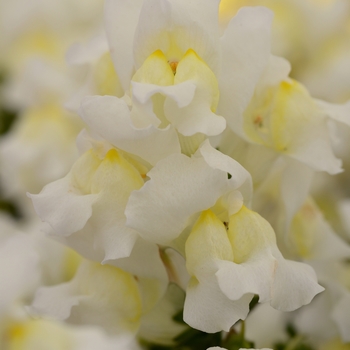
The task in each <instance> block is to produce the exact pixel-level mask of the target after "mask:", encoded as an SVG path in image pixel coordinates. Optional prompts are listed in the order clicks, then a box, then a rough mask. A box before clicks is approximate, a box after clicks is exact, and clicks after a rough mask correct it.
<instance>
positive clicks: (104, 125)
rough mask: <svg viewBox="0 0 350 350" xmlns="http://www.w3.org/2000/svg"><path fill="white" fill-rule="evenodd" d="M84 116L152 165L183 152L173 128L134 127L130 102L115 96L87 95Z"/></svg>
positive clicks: (90, 124)
mask: <svg viewBox="0 0 350 350" xmlns="http://www.w3.org/2000/svg"><path fill="white" fill-rule="evenodd" d="M81 116H82V118H83V120H84V121H85V122H86V123H87V124H88V125H89V126H90V127H91V128H92V129H93V130H94V131H96V132H97V133H99V134H100V135H101V136H102V137H103V138H105V139H106V140H107V141H109V142H110V143H112V144H113V145H115V146H116V147H118V148H120V149H122V150H124V151H126V152H129V153H132V154H135V155H137V156H139V157H141V158H143V159H145V160H146V161H148V162H149V163H151V164H152V165H154V164H156V163H157V162H158V161H159V160H160V159H162V158H165V157H166V156H168V155H170V154H173V153H180V144H179V141H178V137H177V134H176V131H175V130H174V129H173V128H171V127H168V128H166V129H163V130H159V129H157V128H155V127H154V126H153V125H150V126H149V127H147V128H145V129H137V128H135V127H134V126H133V125H132V122H131V119H130V112H129V109H128V106H127V105H126V103H125V102H124V101H123V100H120V99H118V98H116V97H112V96H94V97H88V98H86V99H84V101H83V102H82V106H81Z"/></svg>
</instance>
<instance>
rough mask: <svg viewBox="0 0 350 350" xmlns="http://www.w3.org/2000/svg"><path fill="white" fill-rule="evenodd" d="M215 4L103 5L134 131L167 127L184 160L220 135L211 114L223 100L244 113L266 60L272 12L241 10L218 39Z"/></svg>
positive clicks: (153, 0)
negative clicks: (128, 98)
mask: <svg viewBox="0 0 350 350" xmlns="http://www.w3.org/2000/svg"><path fill="white" fill-rule="evenodd" d="M218 5H219V4H218V1H204V2H203V1H200V2H199V1H198V2H191V3H188V2H185V1H170V0H169V1H168V0H167V1H159V0H147V1H137V2H134V3H133V4H132V5H130V4H127V3H126V2H125V1H120V0H110V1H107V3H106V11H105V15H106V24H107V36H108V40H109V44H110V50H111V53H112V58H113V62H114V64H115V67H116V71H117V73H118V76H119V77H120V81H121V84H122V86H123V88H124V91H125V92H126V93H127V94H130V96H131V99H132V111H131V118H132V120H133V123H134V125H135V126H137V127H139V128H146V127H148V126H150V125H153V126H155V127H157V128H161V129H162V128H164V127H167V126H169V124H170V126H171V127H172V128H175V129H176V131H177V132H178V135H179V139H180V143H181V148H182V151H183V153H185V154H193V153H194V152H195V151H196V149H197V148H198V146H199V145H200V144H201V142H202V141H203V140H204V139H205V137H206V136H210V135H218V134H220V133H221V132H222V131H223V130H224V129H225V127H226V122H225V120H224V118H222V117H221V116H220V115H218V114H217V113H216V109H220V108H221V107H220V106H221V104H225V103H226V102H225V101H227V99H231V98H232V96H233V97H234V98H235V99H236V103H237V108H240V109H244V107H245V106H244V104H246V103H248V101H249V98H250V97H251V96H250V95H252V94H253V91H254V87H255V84H256V82H257V81H258V79H259V76H260V74H261V71H262V69H263V67H264V65H265V61H266V60H268V56H269V39H268V36H269V26H270V23H271V18H272V15H271V13H270V12H269V11H268V10H267V9H264V8H259V9H245V10H244V11H242V13H240V14H239V15H238V16H237V18H235V19H234V20H233V24H232V26H230V28H228V30H227V31H226V32H225V34H224V36H223V37H222V38H220V30H219V25H218ZM247 42H249V47H248V48H247V49H246V48H245V47H244V45H243V44H245V43H247ZM129 91H130V92H129ZM242 91H244V93H245V95H244V96H243V97H242ZM231 112H232V113H235V110H232V111H231Z"/></svg>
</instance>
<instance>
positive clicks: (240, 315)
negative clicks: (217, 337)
mask: <svg viewBox="0 0 350 350" xmlns="http://www.w3.org/2000/svg"><path fill="white" fill-rule="evenodd" d="M252 297H253V295H245V296H244V297H243V298H242V299H240V300H238V301H235V302H233V301H231V300H229V299H228V298H227V297H226V296H225V295H224V294H223V293H222V291H221V290H220V288H219V286H218V284H217V282H216V279H215V276H214V275H213V276H211V277H210V278H208V279H207V280H205V281H203V282H201V283H198V282H197V281H196V280H195V279H192V280H191V281H190V283H189V286H188V287H187V290H186V300H185V308H184V321H185V322H186V323H188V324H189V325H190V326H191V327H193V328H196V329H199V330H201V331H203V332H207V333H214V332H219V331H222V330H224V331H226V332H228V331H229V330H230V328H231V326H232V325H233V324H234V323H236V322H237V321H238V320H239V319H245V318H246V316H247V314H248V312H249V302H250V300H251V299H252ZM213 301H215V302H213Z"/></svg>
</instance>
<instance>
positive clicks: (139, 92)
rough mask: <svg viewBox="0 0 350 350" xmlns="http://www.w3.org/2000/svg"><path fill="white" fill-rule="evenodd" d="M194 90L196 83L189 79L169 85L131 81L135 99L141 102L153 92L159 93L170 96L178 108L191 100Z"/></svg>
mask: <svg viewBox="0 0 350 350" xmlns="http://www.w3.org/2000/svg"><path fill="white" fill-rule="evenodd" d="M195 90H196V85H195V84H194V83H193V82H191V81H186V82H184V83H181V84H176V85H170V86H160V85H153V84H143V83H137V82H132V93H133V97H135V98H137V100H138V101H139V102H141V103H143V104H145V103H146V102H147V101H148V100H149V99H150V98H151V97H152V96H153V95H154V94H156V93H161V94H163V95H165V96H169V97H171V98H172V99H173V100H174V101H175V102H176V104H177V106H178V107H179V108H182V107H186V106H188V105H189V104H190V102H191V101H192V100H193V96H194V93H195Z"/></svg>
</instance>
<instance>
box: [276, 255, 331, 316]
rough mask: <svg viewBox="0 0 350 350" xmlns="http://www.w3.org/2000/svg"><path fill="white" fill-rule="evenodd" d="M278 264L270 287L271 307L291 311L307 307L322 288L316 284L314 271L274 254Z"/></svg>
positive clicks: (304, 265)
mask: <svg viewBox="0 0 350 350" xmlns="http://www.w3.org/2000/svg"><path fill="white" fill-rule="evenodd" d="M274 256H275V257H276V259H277V261H278V263H277V268H276V271H275V278H274V282H273V286H272V292H271V293H272V300H271V306H272V307H274V308H275V309H277V310H282V311H293V310H295V309H297V308H299V307H301V306H303V305H307V304H309V303H310V301H311V300H312V299H313V298H314V296H315V295H316V294H318V293H321V292H322V291H323V290H324V288H323V287H321V286H320V285H319V284H318V283H317V277H316V274H315V271H314V270H313V269H312V267H310V266H309V265H307V264H303V263H300V262H296V261H291V260H285V259H284V258H283V257H282V254H281V253H280V252H279V251H277V250H276V251H275V252H274Z"/></svg>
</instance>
